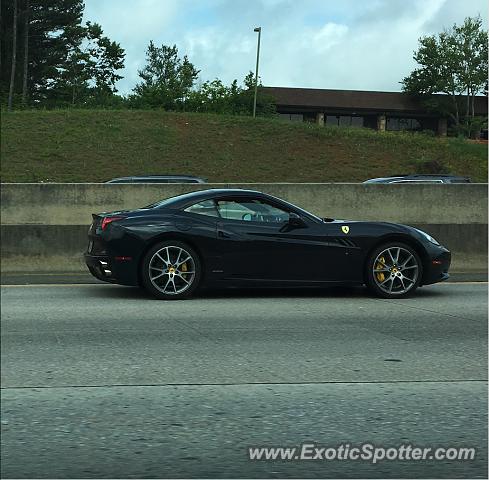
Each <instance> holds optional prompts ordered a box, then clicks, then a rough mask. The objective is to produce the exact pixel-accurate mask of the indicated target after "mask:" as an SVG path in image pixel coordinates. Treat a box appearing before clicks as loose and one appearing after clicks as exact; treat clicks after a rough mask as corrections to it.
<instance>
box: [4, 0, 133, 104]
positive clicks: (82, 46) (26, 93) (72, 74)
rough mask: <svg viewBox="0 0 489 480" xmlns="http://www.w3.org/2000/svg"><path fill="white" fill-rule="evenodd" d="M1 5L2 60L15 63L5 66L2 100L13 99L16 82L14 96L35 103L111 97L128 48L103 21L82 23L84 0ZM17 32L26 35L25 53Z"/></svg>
mask: <svg viewBox="0 0 489 480" xmlns="http://www.w3.org/2000/svg"><path fill="white" fill-rule="evenodd" d="M14 3H15V5H17V10H18V11H19V14H18V15H17V17H18V18H17V20H18V21H16V22H14V21H13V18H14V10H15V9H14ZM0 8H1V17H2V32H1V44H0V56H1V59H2V65H7V64H8V65H10V64H12V67H13V68H2V70H1V71H0V96H1V98H2V103H3V102H4V101H5V102H6V103H8V100H7V98H8V97H10V95H9V93H10V89H11V87H12V98H15V95H19V97H20V95H21V96H22V103H23V104H24V105H25V104H29V105H31V106H47V107H50V106H59V105H73V104H74V105H79V104H81V103H83V102H86V101H87V99H88V100H90V101H91V102H92V103H93V102H98V101H101V102H107V98H108V97H110V96H113V95H114V92H116V88H115V83H116V82H117V80H119V79H120V78H121V76H120V75H118V73H117V72H118V71H119V70H120V69H121V68H122V67H123V63H124V50H123V49H122V48H121V47H120V45H119V44H118V43H116V42H112V41H111V40H110V39H108V38H107V37H105V36H104V35H103V31H102V28H101V27H100V25H98V24H95V23H94V24H92V23H90V22H87V24H86V25H85V26H83V25H82V16H83V9H84V2H83V0H3V1H2V2H1V6H0ZM19 17H20V18H19ZM14 25H15V28H16V29H17V32H16V35H14ZM17 38H19V39H22V38H23V39H24V42H23V45H21V46H22V47H23V55H22V53H20V52H18V49H19V41H17ZM14 39H15V48H14ZM20 43H21V44H22V42H20ZM12 78H13V82H12V81H11V79H12Z"/></svg>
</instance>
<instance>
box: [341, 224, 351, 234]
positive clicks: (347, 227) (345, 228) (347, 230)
mask: <svg viewBox="0 0 489 480" xmlns="http://www.w3.org/2000/svg"><path fill="white" fill-rule="evenodd" d="M341 231H342V232H343V233H348V232H349V231H350V227H349V226H348V225H343V226H342V227H341Z"/></svg>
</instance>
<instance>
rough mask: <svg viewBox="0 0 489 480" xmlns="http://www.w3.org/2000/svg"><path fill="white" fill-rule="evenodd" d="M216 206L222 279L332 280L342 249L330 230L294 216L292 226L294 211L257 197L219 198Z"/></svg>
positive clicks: (336, 274) (325, 226) (334, 233)
mask: <svg viewBox="0 0 489 480" xmlns="http://www.w3.org/2000/svg"><path fill="white" fill-rule="evenodd" d="M217 207H218V211H219V214H220V219H219V220H218V224H217V238H218V242H219V250H220V251H221V253H222V259H223V268H224V273H225V276H228V277H232V278H241V279H243V280H265V281H292V282H293V281H296V282H321V281H334V280H336V279H337V278H336V277H337V276H338V272H337V270H336V266H337V265H338V263H339V261H340V260H341V258H342V255H344V253H345V252H344V250H345V247H344V246H343V247H341V246H340V245H339V244H338V242H337V241H336V236H337V235H336V234H337V232H336V230H333V229H330V230H331V234H332V235H329V234H328V226H327V225H326V224H324V223H323V222H320V221H318V222H314V221H313V220H311V219H310V218H307V217H305V216H300V215H297V214H296V216H297V217H298V218H297V219H296V222H295V225H293V224H291V222H289V218H290V217H291V214H294V212H292V211H290V210H287V209H286V208H283V207H279V206H277V205H274V204H273V203H271V202H267V201H265V200H263V199H261V198H250V197H245V198H240V197H231V198H222V199H218V200H217ZM338 229H339V227H338ZM333 237H334V239H333ZM339 254H340V255H339ZM340 277H341V275H340Z"/></svg>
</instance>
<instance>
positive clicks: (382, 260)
mask: <svg viewBox="0 0 489 480" xmlns="http://www.w3.org/2000/svg"><path fill="white" fill-rule="evenodd" d="M381 268H385V258H384V257H380V258H379V261H378V262H377V265H375V269H376V270H380V269H381ZM375 275H376V277H377V280H378V281H379V282H383V281H384V280H385V275H384V272H377V273H376V274H375Z"/></svg>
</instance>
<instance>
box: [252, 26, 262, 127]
mask: <svg viewBox="0 0 489 480" xmlns="http://www.w3.org/2000/svg"><path fill="white" fill-rule="evenodd" d="M253 31H254V32H258V46H257V48H256V71H255V98H254V99H253V118H255V117H256V95H257V92H258V64H259V62H260V37H261V27H256V28H255V29H254V30H253Z"/></svg>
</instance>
